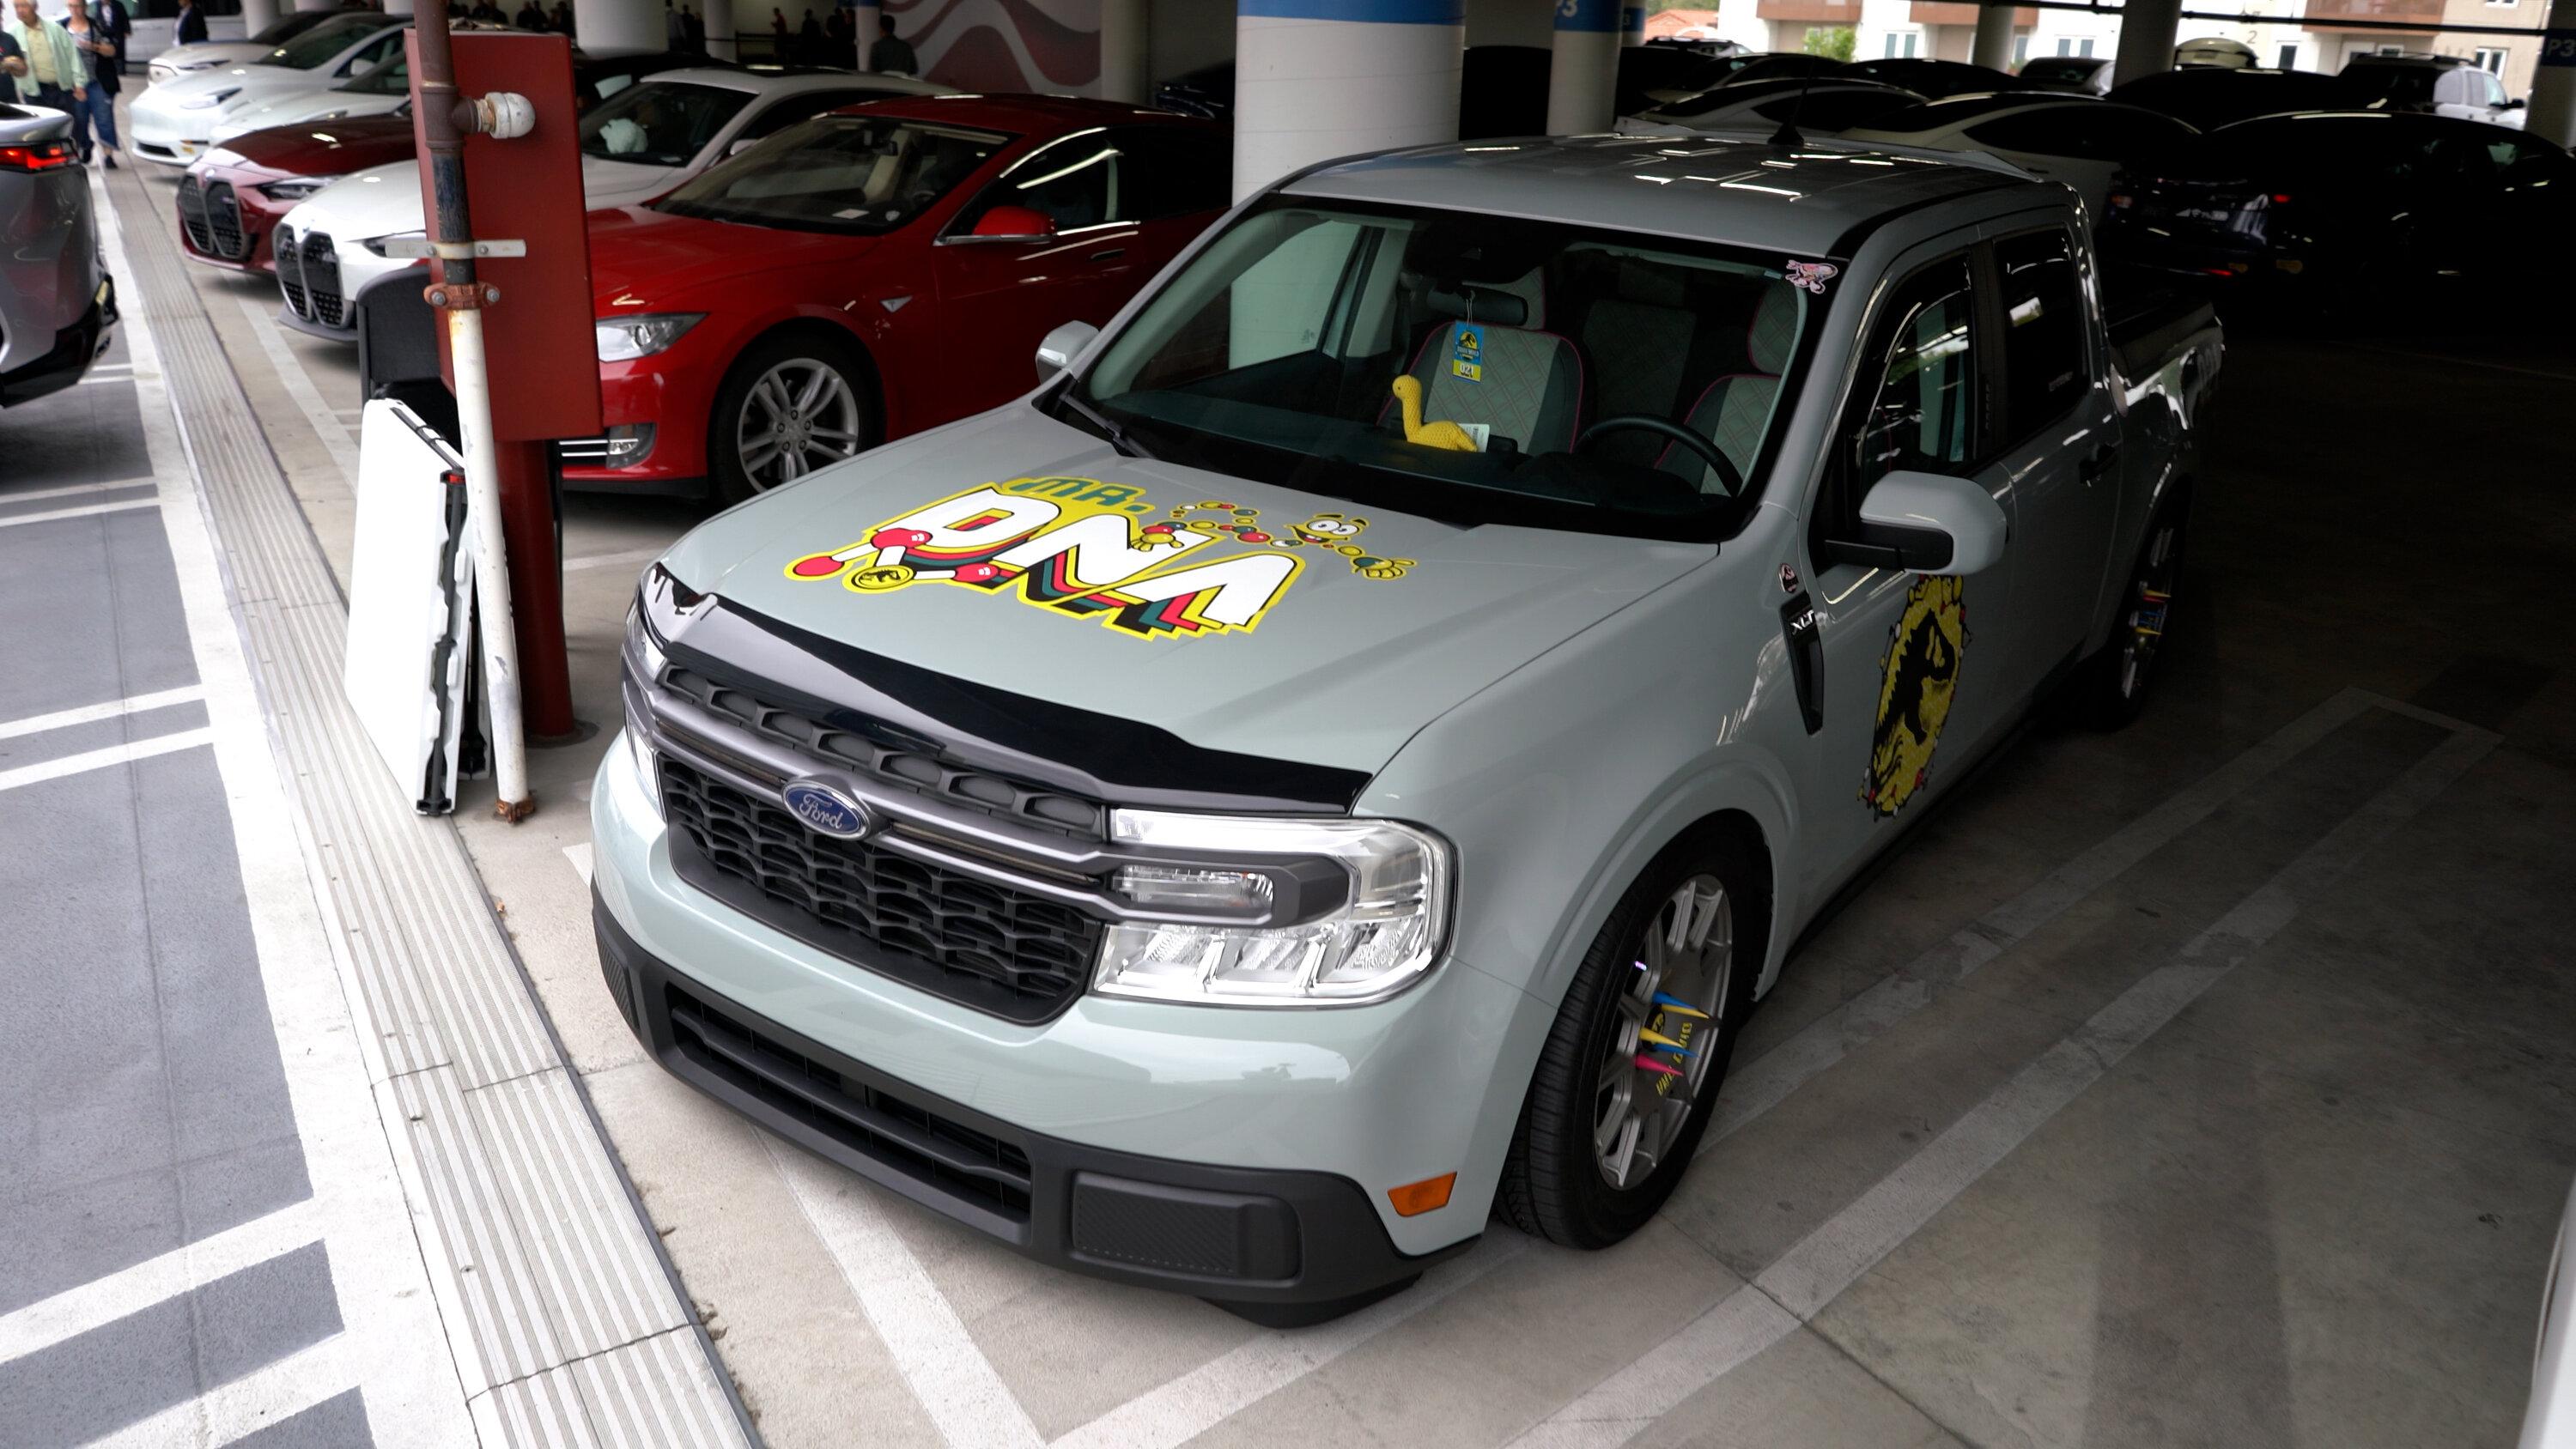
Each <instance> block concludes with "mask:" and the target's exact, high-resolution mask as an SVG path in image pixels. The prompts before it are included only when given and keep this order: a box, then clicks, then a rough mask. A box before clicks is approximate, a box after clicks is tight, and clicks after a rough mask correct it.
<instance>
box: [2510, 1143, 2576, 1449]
mask: <svg viewBox="0 0 2576 1449" xmlns="http://www.w3.org/2000/svg"><path fill="white" fill-rule="evenodd" d="M2571 1264H2576V1188H2571V1189H2569V1190H2568V1194H2567V1211H2566V1212H2565V1213H2564V1214H2562V1215H2561V1216H2560V1217H2559V1219H2558V1240H2557V1241H2556V1242H2555V1243H2552V1244H2551V1245H2550V1249H2549V1273H2548V1275H2547V1276H2546V1277H2544V1278H2543V1279H2542V1280H2541V1284H2540V1332H2539V1333H2538V1334H2537V1335H2535V1336H2534V1338H2533V1340H2532V1346H2531V1397H2530V1399H2529V1400H2528V1401H2526V1402H2525V1403H2524V1405H2523V1412H2522V1437H2521V1438H2520V1439H2518V1440H2516V1441H2515V1444H2516V1446H2517V1449H2570V1446H2576V1266H2571Z"/></svg>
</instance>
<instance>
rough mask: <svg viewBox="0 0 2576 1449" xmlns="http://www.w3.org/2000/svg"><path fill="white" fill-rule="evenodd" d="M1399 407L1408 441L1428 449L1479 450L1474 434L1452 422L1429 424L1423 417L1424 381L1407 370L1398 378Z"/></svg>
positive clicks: (1461, 451) (1397, 396)
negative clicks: (1401, 411)
mask: <svg viewBox="0 0 2576 1449" xmlns="http://www.w3.org/2000/svg"><path fill="white" fill-rule="evenodd" d="M1394 387H1395V402H1396V406H1397V407H1399V408H1401V409H1403V411H1404V440H1405V441H1406V442H1408V443H1417V444H1420V445H1421V446H1423V447H1425V448H1446V449H1448V450H1449V451H1451V452H1453V453H1475V452H1481V451H1483V450H1482V449H1480V448H1478V447H1477V446H1476V439H1475V437H1474V435H1473V434H1471V433H1469V432H1468V431H1467V430H1466V429H1465V428H1462V427H1460V426H1458V425H1457V424H1456V423H1452V422H1435V423H1426V422H1424V421H1423V420H1422V380H1421V379H1420V378H1418V377H1415V376H1413V375H1412V374H1411V373H1406V374H1405V375H1404V376H1402V377H1399V378H1397V379H1396V380H1395V383H1394Z"/></svg>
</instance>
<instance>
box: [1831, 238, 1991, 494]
mask: <svg viewBox="0 0 2576 1449" xmlns="http://www.w3.org/2000/svg"><path fill="white" fill-rule="evenodd" d="M1972 300H1973V294H1972V292H1971V290H1970V287H1969V281H1968V263H1967V260H1966V259H1965V258H1954V259H1952V260H1950V261H1945V262H1940V263H1936V264H1935V265H1933V266H1931V267H1929V268H1926V269H1925V270H1923V271H1921V272H1918V273H1916V274H1915V275H1914V276H1913V278H1912V279H1910V280H1909V281H1908V282H1907V283H1906V284H1905V286H1904V288H1903V290H1901V291H1899V292H1898V293H1897V294H1896V298H1895V300H1894V302H1893V303H1892V304H1891V305H1890V306H1889V308H1888V311H1887V313H1886V316H1885V318H1884V319H1883V320H1882V322H1881V324H1880V331H1879V343H1878V346H1877V347H1876V348H1875V349H1874V351H1873V353H1872V354H1871V355H1873V356H1875V357H1876V358H1877V359H1878V361H1877V363H1876V364H1875V365H1874V366H1872V367H1870V368H1867V369H1866V370H1864V372H1863V373H1862V377H1863V379H1864V380H1865V383H1866V385H1867V386H1868V388H1869V394H1868V397H1869V400H1868V402H1867V403H1866V404H1865V405H1864V407H1863V410H1862V412H1861V415H1860V419H1859V424H1860V426H1859V428H1858V431H1857V435H1856V436H1855V437H1854V438H1853V440H1852V452H1851V461H1852V465H1853V466H1852V477H1853V481H1854V483H1855V484H1856V486H1855V487H1854V488H1853V490H1852V493H1851V498H1850V504H1851V508H1852V512H1853V516H1854V517H1855V518H1856V517H1857V516H1858V510H1859V495H1860V493H1862V492H1864V491H1866V490H1867V489H1868V487H1869V485H1870V484H1872V483H1875V482H1877V481H1878V480H1879V479H1881V478H1884V477H1886V476H1887V475H1888V474H1890V473H1893V472H1896V471H1898V470H1900V469H1909V468H1910V469H1920V470H1922V471H1924V472H1929V473H1959V472H1964V471H1966V470H1967V469H1968V467H1969V465H1970V463H1971V461H1972V460H1973V459H1974V458H1975V457H1976V456H1977V446H1976V433H1977V411H1978V398H1977V360H1976V356H1975V352H1974V349H1973V345H1972V344H1973V342H1974V340H1975V330H1976V329H1975V324H1974V318H1975V309H1974V307H1973V306H1972V305H1971V303H1972Z"/></svg>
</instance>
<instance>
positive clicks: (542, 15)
mask: <svg viewBox="0 0 2576 1449" xmlns="http://www.w3.org/2000/svg"><path fill="white" fill-rule="evenodd" d="M510 23H511V24H512V25H515V26H517V27H519V28H520V29H521V30H543V29H545V28H546V12H544V11H543V10H540V9H538V8H537V0H525V3H523V4H521V5H520V6H519V13H518V14H516V15H513V16H511V17H510Z"/></svg>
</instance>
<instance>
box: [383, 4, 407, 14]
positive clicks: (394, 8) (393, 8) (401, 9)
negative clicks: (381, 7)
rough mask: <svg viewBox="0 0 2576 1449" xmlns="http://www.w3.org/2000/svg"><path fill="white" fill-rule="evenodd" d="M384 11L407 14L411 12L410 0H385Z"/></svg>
mask: <svg viewBox="0 0 2576 1449" xmlns="http://www.w3.org/2000/svg"><path fill="white" fill-rule="evenodd" d="M385 13H386V14H387V15H409V14H410V13H411V0H385Z"/></svg>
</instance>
